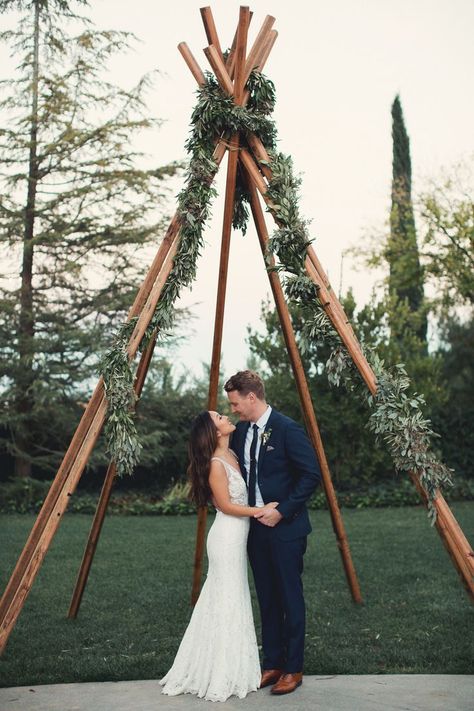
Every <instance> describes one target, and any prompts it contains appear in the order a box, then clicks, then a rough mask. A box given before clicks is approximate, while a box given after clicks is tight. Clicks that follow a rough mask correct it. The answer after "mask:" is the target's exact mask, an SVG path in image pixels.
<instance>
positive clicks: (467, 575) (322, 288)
mask: <svg viewBox="0 0 474 711" xmlns="http://www.w3.org/2000/svg"><path fill="white" fill-rule="evenodd" d="M249 143H250V142H249ZM252 144H253V148H255V149H256V154H257V157H258V159H259V160H261V159H263V160H266V158H268V154H267V152H266V151H265V149H264V147H263V145H262V144H261V142H260V141H259V139H258V138H256V137H255V138H254V139H253V140H252ZM240 159H241V161H242V163H243V164H244V166H245V169H246V171H247V173H248V175H249V176H250V178H251V180H252V182H253V184H254V185H255V186H256V188H257V189H258V191H259V192H260V193H261V195H262V197H263V199H264V200H265V202H266V203H267V205H268V206H269V208H270V211H271V212H272V214H273V216H274V217H275V214H274V211H273V210H272V203H271V200H269V199H268V196H267V194H266V193H267V184H266V182H265V180H264V178H263V175H262V173H263V172H265V175H266V177H268V178H270V179H271V168H269V166H263V165H262V166H261V168H262V173H261V172H260V170H259V168H258V167H257V165H256V164H255V162H254V160H253V159H252V156H251V155H250V154H249V153H248V151H245V150H241V152H240ZM275 220H276V217H275ZM276 221H277V220H276ZM277 223H278V221H277ZM305 266H306V270H307V273H308V275H309V276H310V278H311V279H312V281H313V282H314V283H315V285H316V286H317V288H318V290H319V298H320V300H321V304H322V306H323V308H324V310H325V312H326V313H327V315H328V317H329V318H330V320H331V322H332V324H333V326H334V328H335V329H336V330H337V332H338V334H339V335H340V337H341V340H342V341H343V343H344V345H345V346H346V348H347V350H348V352H349V354H350V356H351V358H352V360H353V362H354V363H355V365H356V367H357V368H358V370H359V373H360V374H361V376H362V378H363V380H364V381H365V383H366V385H367V387H368V389H369V391H370V392H371V393H372V394H373V395H374V394H375V393H376V392H377V380H376V377H375V374H374V372H373V370H372V368H371V366H370V364H369V363H368V361H367V359H366V358H365V356H364V354H363V352H362V349H361V348H360V344H359V343H358V341H357V338H356V336H355V334H354V331H353V330H352V328H351V327H350V326H349V324H348V319H347V316H346V315H345V313H344V310H343V308H342V306H341V304H340V302H339V300H338V298H337V296H336V295H335V294H334V292H333V291H332V289H330V287H328V285H329V280H328V278H327V276H326V274H325V273H324V270H323V268H322V266H321V264H320V263H319V260H318V259H317V257H316V255H315V253H314V251H313V250H312V248H311V247H310V248H309V250H308V257H307V259H306V264H305ZM410 476H411V478H412V480H413V481H414V483H415V485H416V487H417V489H418V491H419V492H420V494H421V495H422V498H423V500H424V502H425V503H427V500H428V498H427V495H426V491H425V490H424V488H423V486H422V484H421V482H420V480H419V477H418V475H417V474H415V473H414V472H411V473H410ZM433 503H434V506H435V508H436V512H437V517H438V516H441V518H440V520H439V521H438V522H437V523H436V529H437V531H438V533H439V535H440V537H441V540H442V541H443V544H444V546H445V547H446V549H447V550H448V552H449V554H450V556H451V560H452V561H453V564H454V566H455V568H456V569H457V571H458V573H459V575H460V577H461V579H462V580H463V583H464V586H465V587H466V590H467V591H468V592H469V594H470V595H471V597H472V599H473V600H474V581H473V578H472V576H473V572H474V552H473V550H472V547H471V546H470V544H469V542H468V541H467V539H466V537H465V536H464V534H463V532H462V530H461V527H460V526H459V524H458V522H457V521H456V519H455V517H454V515H453V513H452V511H451V510H450V508H449V506H448V505H447V503H446V501H445V500H444V498H443V497H442V495H441V494H440V493H438V494H437V496H436V498H435V500H434V502H433ZM461 560H462V561H463V562H460V561H461Z"/></svg>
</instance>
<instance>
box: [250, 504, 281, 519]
mask: <svg viewBox="0 0 474 711" xmlns="http://www.w3.org/2000/svg"><path fill="white" fill-rule="evenodd" d="M277 506H278V501H271V502H270V503H268V504H265V506H261V507H260V509H259V511H258V513H256V514H254V515H253V517H254V518H261V517H262V516H263V515H264V514H265V513H266V512H267V511H271V510H272V509H276V507H277Z"/></svg>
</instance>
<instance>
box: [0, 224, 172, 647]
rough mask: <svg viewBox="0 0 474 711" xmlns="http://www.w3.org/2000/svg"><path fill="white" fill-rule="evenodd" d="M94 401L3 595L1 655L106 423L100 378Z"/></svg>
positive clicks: (169, 265)
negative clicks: (95, 405) (71, 452)
mask: <svg viewBox="0 0 474 711" xmlns="http://www.w3.org/2000/svg"><path fill="white" fill-rule="evenodd" d="M176 242H177V234H176V235H175V240H174V244H172V245H171V247H170V249H169V251H168V254H167V256H166V258H165V261H164V264H163V268H162V270H161V271H160V273H159V275H158V279H157V282H160V283H161V284H162V285H163V284H164V281H165V278H164V275H165V274H166V275H168V274H169V272H170V271H171V268H172V266H173V255H174V251H175V249H176ZM152 293H153V294H154V296H156V291H155V290H154V289H152ZM150 318H151V315H150ZM139 323H140V325H141V327H142V328H146V326H145V325H144V324H143V323H142V322H140V321H139ZM138 345H139V342H138V341H136V342H135V343H134V345H133V347H132V348H130V349H129V355H130V357H131V358H132V357H133V356H134V355H135V352H136V349H137V348H138ZM99 387H100V389H99ZM96 394H97V395H96ZM96 400H97V401H98V402H97V407H96V408H95V409H93V408H92V407H91V406H90V403H89V406H88V408H86V413H85V414H84V415H83V419H82V420H81V423H80V426H79V428H78V430H76V433H75V435H74V437H73V441H72V442H71V445H70V450H73V451H74V453H75V454H74V457H72V455H69V456H66V457H65V459H64V460H63V464H62V465H61V467H60V469H59V471H58V473H57V475H56V478H55V480H54V481H53V484H52V486H51V488H50V490H49V492H48V495H47V497H46V499H45V501H44V503H43V506H42V508H41V511H40V513H39V515H38V518H37V519H36V522H35V524H34V526H33V529H32V531H31V533H30V536H29V538H28V541H27V543H26V545H25V547H24V549H23V551H22V553H21V555H20V558H19V559H18V562H17V564H16V566H15V569H14V571H13V573H12V576H11V578H10V581H9V583H8V585H7V588H6V589H5V592H4V594H3V596H2V600H1V606H0V654H1V653H2V652H3V650H4V648H5V645H6V643H7V640H8V637H9V635H10V633H11V631H12V629H13V627H14V625H15V622H16V620H17V618H18V615H19V614H20V612H21V609H22V607H23V604H24V602H25V599H26V597H27V595H28V593H29V591H30V589H31V586H32V585H33V582H34V580H35V577H36V575H37V573H38V571H39V569H40V567H41V564H42V562H43V560H44V557H45V555H46V553H47V551H48V548H49V546H50V544H51V541H52V539H53V537H54V534H55V533H56V531H57V529H58V527H59V524H60V522H61V519H62V516H63V514H64V513H65V510H66V508H67V505H68V502H69V497H70V496H72V494H73V493H74V491H75V489H76V486H77V484H78V482H79V479H80V477H81V475H82V472H83V470H84V467H85V465H86V463H87V461H88V459H89V457H90V455H91V452H92V450H93V448H94V445H95V443H96V441H97V439H98V437H99V435H100V432H101V430H102V427H103V424H104V422H105V417H106V413H107V403H106V398H105V394H104V391H103V383H102V381H100V382H99V385H98V386H97V388H96V392H95V393H94V395H93V397H92V398H91V401H90V402H92V403H95V402H96ZM87 410H88V411H87ZM83 422H86V423H87V428H86V426H85V425H84V424H82V423H83ZM81 424H82V427H81ZM78 432H79V434H78ZM68 452H69V450H68Z"/></svg>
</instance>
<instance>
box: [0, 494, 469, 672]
mask: <svg viewBox="0 0 474 711" xmlns="http://www.w3.org/2000/svg"><path fill="white" fill-rule="evenodd" d="M453 511H454V513H455V515H456V517H457V519H458V521H459V523H460V524H461V526H462V527H463V529H464V532H465V534H466V535H467V537H468V538H469V539H470V540H471V541H472V539H473V538H474V504H473V503H468V502H463V503H457V504H453ZM311 516H312V521H313V528H314V531H313V533H312V535H311V536H310V537H309V539H308V551H307V553H306V556H305V591H306V601H307V612H308V624H307V640H306V664H305V671H306V673H308V674H368V673H472V672H473V669H474V652H473V644H472V639H473V635H472V631H473V626H472V622H473V617H474V608H473V606H472V605H471V603H470V601H469V598H468V596H467V594H466V592H465V591H464V589H463V588H462V586H461V584H460V583H459V581H458V578H457V575H456V573H455V571H454V568H453V566H452V564H451V561H450V559H449V558H448V555H447V553H446V552H445V550H444V548H443V546H442V544H441V542H440V539H439V536H438V534H437V532H436V530H435V529H432V528H430V526H429V523H428V521H427V517H426V513H425V511H424V509H422V508H417V507H410V508H393V509H389V508H387V509H364V510H360V511H357V510H352V509H345V510H343V516H344V521H345V524H346V528H347V532H348V537H349V542H350V545H351V549H352V554H353V558H354V563H355V566H356V569H357V572H358V575H359V579H360V583H361V588H362V593H363V596H364V601H365V604H364V605H363V606H356V605H354V604H353V603H352V602H351V598H350V595H349V592H348V588H347V585H346V581H345V576H344V573H343V569H342V565H341V561H340V557H339V553H338V550H337V546H336V543H335V538H334V534H333V532H332V528H331V524H330V520H329V516H328V514H327V513H326V512H321V511H318V512H311ZM33 521H34V517H33V516H30V515H7V516H3V517H2V518H1V519H0V540H1V547H0V589H2V590H3V588H4V586H5V585H6V582H7V579H8V577H9V576H10V574H11V571H12V569H13V567H14V564H15V562H16V559H17V557H18V555H19V553H20V551H21V548H22V547H23V545H24V543H25V541H26V538H27V535H28V533H29V531H30V529H31V526H32V524H33ZM90 522H91V516H85V515H80V514H71V515H69V516H66V517H65V520H64V521H63V523H62V525H61V527H60V529H59V531H58V534H57V536H56V538H55V539H54V541H53V545H52V547H51V550H50V551H49V553H48V555H47V557H46V560H45V562H44V565H43V567H42V569H41V571H40V573H39V575H38V577H37V580H36V581H35V584H34V586H33V588H32V591H31V593H30V595H29V597H28V599H27V601H26V604H25V607H24V609H23V612H22V614H21V615H20V617H19V620H18V622H17V625H16V627H15V629H14V630H13V632H12V634H11V636H10V639H9V642H8V645H7V648H6V651H5V652H4V654H3V657H1V658H0V685H1V686H17V685H28V684H46V683H55V682H56V683H57V682H74V681H95V680H119V679H150V678H159V677H160V676H161V675H163V674H164V673H165V672H166V671H167V669H168V667H169V666H170V664H171V662H172V660H173V657H174V654H175V653H176V650H177V647H178V644H179V641H180V638H181V636H182V634H183V631H184V629H185V626H186V624H187V620H188V618H189V615H190V606H189V595H190V584H191V572H192V563H193V553H194V539H195V526H196V518H195V517H194V516H184V517H165V516H160V517H151V516H141V517H140V516H128V517H127V516H110V517H109V518H108V519H107V520H106V522H105V524H104V529H103V531H102V536H101V540H100V543H99V547H98V551H97V555H96V560H95V561H94V565H93V568H92V571H91V575H90V578H89V583H88V586H87V588H86V591H85V594H84V599H83V602H82V607H81V610H80V613H79V617H78V619H77V620H75V621H71V620H68V619H67V618H66V613H67V610H68V607H69V601H70V596H71V593H72V589H73V585H74V582H75V578H76V574H77V570H78V567H79V563H80V560H81V556H82V549H83V546H84V544H85V541H86V537H87V534H88V530H89V526H90ZM210 522H212V517H210ZM252 593H253V591H252ZM254 603H255V599H254ZM255 616H256V620H257V621H258V611H257V606H256V604H255Z"/></svg>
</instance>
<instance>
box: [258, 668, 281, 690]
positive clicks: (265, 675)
mask: <svg viewBox="0 0 474 711" xmlns="http://www.w3.org/2000/svg"><path fill="white" fill-rule="evenodd" d="M282 674H283V669H263V670H262V680H261V682H260V688H261V689H263V687H264V686H270V684H274V683H275V682H276V681H278V679H279V678H280V677H281V675H282Z"/></svg>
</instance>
